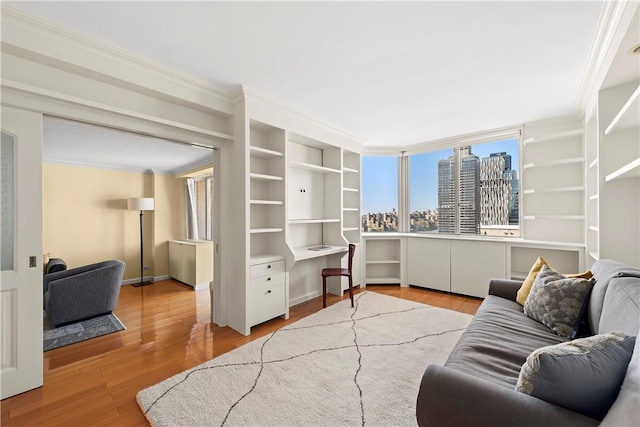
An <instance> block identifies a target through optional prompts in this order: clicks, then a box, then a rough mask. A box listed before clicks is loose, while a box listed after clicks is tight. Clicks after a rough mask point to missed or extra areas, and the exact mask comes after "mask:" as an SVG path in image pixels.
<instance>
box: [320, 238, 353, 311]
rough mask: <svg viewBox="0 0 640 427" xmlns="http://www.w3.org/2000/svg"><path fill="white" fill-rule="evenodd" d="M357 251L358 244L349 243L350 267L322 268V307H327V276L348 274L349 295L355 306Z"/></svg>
mask: <svg viewBox="0 0 640 427" xmlns="http://www.w3.org/2000/svg"><path fill="white" fill-rule="evenodd" d="M355 252H356V245H354V244H353V243H350V244H349V268H323V269H322V307H323V308H326V307H327V277H332V276H340V277H342V276H346V277H348V278H349V297H350V298H351V307H353V276H352V275H351V272H352V271H353V254H354V253H355Z"/></svg>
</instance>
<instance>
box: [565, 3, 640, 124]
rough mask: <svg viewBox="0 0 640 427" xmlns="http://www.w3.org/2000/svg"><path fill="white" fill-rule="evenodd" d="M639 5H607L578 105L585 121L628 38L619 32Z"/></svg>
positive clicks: (603, 11) (590, 52) (589, 60)
mask: <svg viewBox="0 0 640 427" xmlns="http://www.w3.org/2000/svg"><path fill="white" fill-rule="evenodd" d="M639 5H640V3H639V2H638V1H616V0H609V1H607V2H606V3H605V4H604V6H603V8H602V12H601V14H600V20H599V22H598V26H597V28H596V32H595V34H594V36H593V41H592V43H591V49H590V51H589V55H588V57H587V65H586V67H585V71H584V73H583V75H582V80H581V81H580V86H579V88H578V95H577V97H576V101H575V104H574V108H575V111H576V114H577V115H578V117H579V118H582V117H584V114H585V111H590V110H591V109H592V106H593V105H595V102H596V95H597V92H598V89H599V88H600V86H601V85H602V82H603V81H604V79H605V77H606V74H607V71H608V70H609V66H610V65H611V62H612V61H613V58H614V57H615V54H616V51H617V46H618V45H619V44H620V43H621V41H622V39H623V37H624V33H623V32H622V31H619V30H620V29H621V28H625V27H626V25H628V24H629V22H630V20H631V18H632V17H633V14H634V13H635V11H636V10H637V9H638V6H639ZM613 47H615V49H613Z"/></svg>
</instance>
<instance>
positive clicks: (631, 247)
mask: <svg viewBox="0 0 640 427" xmlns="http://www.w3.org/2000/svg"><path fill="white" fill-rule="evenodd" d="M632 5H633V8H629V7H627V8H626V9H625V13H628V16H627V17H628V18H629V19H626V20H625V23H624V25H621V26H619V27H618V29H617V35H616V39H615V42H613V43H612V44H611V46H610V47H609V49H610V50H609V51H608V52H607V58H608V62H605V63H604V66H603V67H602V76H601V78H600V80H599V81H600V84H599V86H597V87H595V88H594V90H593V92H592V93H591V98H590V102H589V103H588V108H587V111H586V120H585V126H584V128H585V138H584V144H585V149H586V155H585V158H586V159H585V160H586V162H587V164H588V165H589V167H588V168H587V169H586V171H585V175H586V180H585V181H586V182H585V184H586V191H585V193H586V196H587V197H586V200H585V206H586V215H587V220H586V227H585V235H586V260H587V266H590V265H591V264H592V263H593V262H595V261H597V260H599V259H601V258H603V259H604V258H608V259H615V260H617V261H621V262H623V263H625V264H628V265H632V266H635V267H640V243H639V241H640V240H639V239H640V222H639V221H638V218H640V61H638V56H636V55H632V54H630V53H629V51H630V49H631V48H632V47H633V46H636V45H637V44H638V43H640V8H638V7H637V5H634V4H632V3H629V4H628V5H627V6H632ZM631 10H632V12H631Z"/></svg>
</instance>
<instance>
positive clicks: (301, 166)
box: [287, 133, 347, 263]
mask: <svg viewBox="0 0 640 427" xmlns="http://www.w3.org/2000/svg"><path fill="white" fill-rule="evenodd" d="M287 159H288V162H287V165H288V172H287V173H288V182H287V197H288V208H287V223H288V227H289V233H287V245H288V246H289V248H290V250H291V253H292V254H293V262H294V263H295V262H297V261H300V260H302V259H309V258H313V257H322V256H325V255H326V254H327V252H325V251H309V250H307V249H305V248H308V247H310V246H318V245H328V246H333V247H341V248H343V249H344V248H346V246H347V244H346V242H345V241H344V239H343V238H342V216H341V215H342V212H341V199H340V188H341V182H342V150H341V148H339V147H335V146H332V145H329V144H326V143H324V142H322V141H318V140H315V139H311V138H309V137H305V136H302V135H299V134H293V133H292V134H290V136H289V139H288V141H287Z"/></svg>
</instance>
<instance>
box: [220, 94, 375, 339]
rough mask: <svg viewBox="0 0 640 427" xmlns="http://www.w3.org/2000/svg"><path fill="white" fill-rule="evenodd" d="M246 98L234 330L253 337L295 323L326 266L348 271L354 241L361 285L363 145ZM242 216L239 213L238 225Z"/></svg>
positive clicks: (342, 283)
mask: <svg viewBox="0 0 640 427" xmlns="http://www.w3.org/2000/svg"><path fill="white" fill-rule="evenodd" d="M245 97H246V98H245V100H244V101H242V102H241V103H239V104H238V106H237V113H236V117H234V120H237V121H236V135H238V136H239V141H238V144H241V146H239V147H234V149H235V150H236V151H237V153H238V157H244V159H245V162H244V163H238V164H237V165H236V167H237V168H238V169H241V168H242V167H244V168H246V171H247V173H246V174H245V175H244V176H243V177H242V179H243V183H244V193H243V187H242V186H241V185H238V190H239V191H238V193H237V194H236V195H234V196H235V197H237V198H242V197H243V196H242V195H243V194H245V195H246V196H245V200H246V202H245V203H246V211H245V212H246V218H245V221H246V223H247V225H248V227H247V232H246V239H245V240H244V241H241V242H238V244H237V252H238V257H237V259H234V260H233V262H232V264H233V266H232V268H233V269H234V270H235V271H236V272H237V278H236V279H235V280H234V284H233V288H231V289H230V290H229V292H228V295H227V298H228V301H229V304H228V307H229V315H228V319H229V326H231V327H232V328H234V329H236V330H238V331H239V332H241V333H243V334H245V335H248V334H249V333H250V332H251V328H252V327H253V326H255V325H257V324H259V323H262V322H265V321H267V320H270V319H272V318H274V317H278V316H283V317H285V318H288V316H289V307H290V306H291V305H295V304H298V303H301V302H303V301H306V300H308V299H311V298H315V297H317V296H319V295H321V294H322V276H321V274H320V271H321V269H322V268H325V267H341V266H344V267H346V266H347V263H348V258H347V254H348V245H349V243H354V244H356V247H357V249H356V256H355V260H354V283H355V284H356V285H358V284H359V283H360V271H361V268H360V264H361V263H360V259H361V256H362V252H361V251H360V228H359V215H360V154H359V153H358V152H357V151H355V150H354V147H359V146H360V144H359V143H355V142H354V141H352V140H351V139H350V138H349V137H345V136H344V135H340V134H337V133H336V132H335V131H333V130H328V129H326V128H322V127H318V126H317V125H316V124H313V123H311V122H309V121H308V119H304V118H300V117H297V116H295V114H290V113H288V112H283V111H280V110H278V111H275V110H274V109H273V107H270V106H266V105H264V104H262V103H261V102H260V101H258V100H255V99H253V98H251V96H250V95H248V94H245ZM243 142H244V145H242V144H243ZM347 147H348V148H347ZM229 167H230V165H229ZM240 177H241V176H240V173H238V178H240ZM237 202H238V200H234V201H233V203H237ZM241 219H242V213H241V212H239V213H238V218H234V219H232V221H231V222H232V223H233V222H234V221H238V224H240V220H241ZM243 249H244V253H246V256H245V257H243V256H242V250H243ZM347 287H348V282H347V281H346V280H343V279H342V278H335V279H334V278H331V279H329V281H328V291H329V292H332V293H335V294H340V295H341V294H342V292H343V291H344V290H346V289H347Z"/></svg>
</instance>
